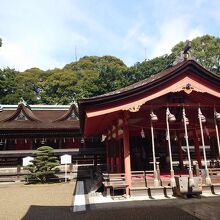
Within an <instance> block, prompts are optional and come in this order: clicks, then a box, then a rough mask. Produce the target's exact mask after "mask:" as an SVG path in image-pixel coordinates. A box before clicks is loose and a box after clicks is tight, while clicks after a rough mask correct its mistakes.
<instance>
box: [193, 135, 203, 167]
mask: <svg viewBox="0 0 220 220" xmlns="http://www.w3.org/2000/svg"><path fill="white" fill-rule="evenodd" d="M193 142H194V147H195V156H196V160H197V162H198V165H199V169H201V168H202V163H201V155H200V149H199V141H198V135H197V133H196V131H194V137H193Z"/></svg>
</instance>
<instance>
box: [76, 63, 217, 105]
mask: <svg viewBox="0 0 220 220" xmlns="http://www.w3.org/2000/svg"><path fill="white" fill-rule="evenodd" d="M189 64H193V65H197V67H199V68H201V69H203V70H204V71H205V72H206V73H207V74H208V75H210V76H212V77H215V78H218V79H220V76H218V75H217V74H214V73H212V72H210V71H209V70H208V69H206V68H204V67H203V66H201V65H200V64H199V63H197V62H196V61H195V60H191V59H190V60H185V61H183V62H180V63H177V64H176V65H174V66H171V67H169V68H167V69H164V70H162V71H160V72H158V73H156V74H154V75H151V76H149V77H147V78H145V79H143V80H141V81H139V82H136V83H134V84H131V85H129V86H126V87H123V88H121V89H117V90H115V91H112V92H108V93H105V94H102V95H98V96H93V97H90V98H84V99H81V100H79V103H80V102H81V101H82V102H83V101H85V102H86V101H90V100H91V101H92V100H95V99H99V98H100V99H102V98H105V97H109V96H114V95H117V94H120V93H123V92H127V91H129V90H133V89H135V88H138V87H142V86H144V85H147V84H150V83H151V82H153V81H155V80H159V79H161V78H163V77H165V76H167V75H168V74H170V73H172V72H174V71H177V70H179V69H182V68H184V67H186V66H187V65H189Z"/></svg>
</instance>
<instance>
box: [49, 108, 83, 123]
mask: <svg viewBox="0 0 220 220" xmlns="http://www.w3.org/2000/svg"><path fill="white" fill-rule="evenodd" d="M73 112H74V114H75V115H76V116H77V117H79V112H78V108H77V107H76V105H75V104H72V105H71V106H70V108H69V110H68V111H67V112H66V113H64V114H63V115H62V116H61V117H59V118H58V119H56V120H54V121H53V122H58V121H64V120H67V119H68V118H69V117H70V116H71V114H72V113H73Z"/></svg>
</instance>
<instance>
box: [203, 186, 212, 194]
mask: <svg viewBox="0 0 220 220" xmlns="http://www.w3.org/2000/svg"><path fill="white" fill-rule="evenodd" d="M202 193H212V186H207V185H202Z"/></svg>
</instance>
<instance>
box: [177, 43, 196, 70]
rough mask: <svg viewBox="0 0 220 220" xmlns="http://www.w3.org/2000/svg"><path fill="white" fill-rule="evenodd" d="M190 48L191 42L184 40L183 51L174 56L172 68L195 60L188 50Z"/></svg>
mask: <svg viewBox="0 0 220 220" xmlns="http://www.w3.org/2000/svg"><path fill="white" fill-rule="evenodd" d="M191 48H192V42H191V41H189V40H186V42H185V47H184V48H183V50H182V51H181V52H180V54H179V55H177V56H176V58H175V60H174V62H173V66H175V65H176V64H178V63H181V62H183V61H186V60H195V58H194V57H193V56H192V54H191V52H190V49H191Z"/></svg>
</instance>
